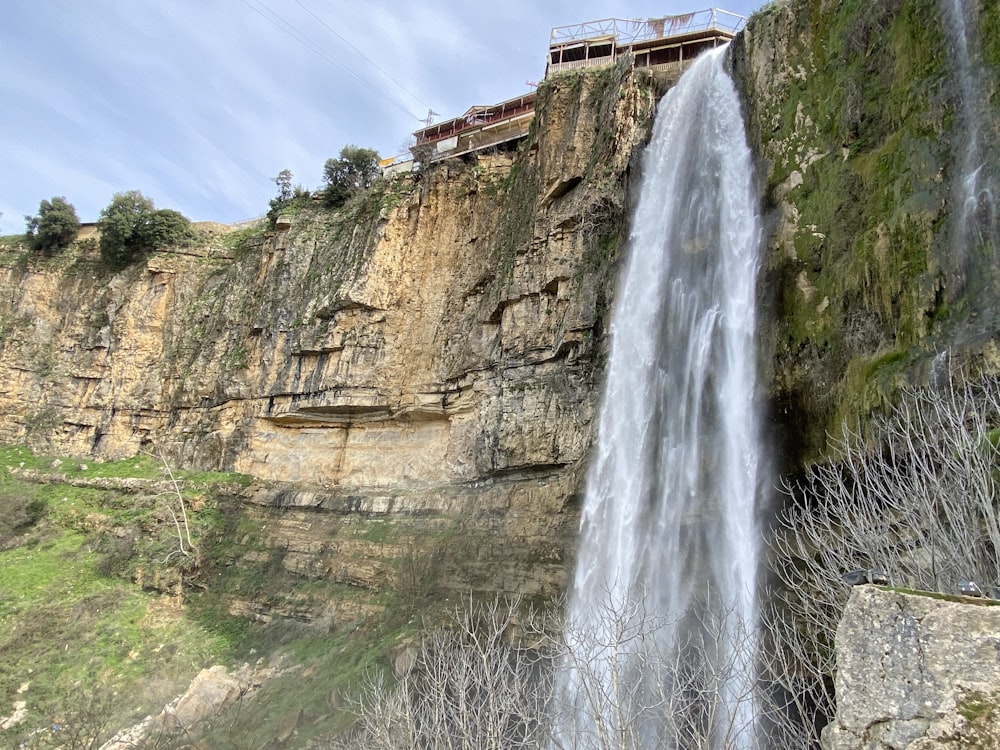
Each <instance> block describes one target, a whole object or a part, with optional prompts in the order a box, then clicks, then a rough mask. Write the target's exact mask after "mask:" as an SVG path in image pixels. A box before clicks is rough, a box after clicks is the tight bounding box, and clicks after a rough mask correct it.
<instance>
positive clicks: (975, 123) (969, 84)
mask: <svg viewBox="0 0 1000 750" xmlns="http://www.w3.org/2000/svg"><path fill="white" fill-rule="evenodd" d="M940 2H941V13H942V15H943V17H944V29H945V33H946V35H947V38H948V45H949V51H950V53H951V54H950V55H949V59H950V60H951V61H952V75H953V77H954V79H955V95H956V97H957V101H956V128H955V133H956V138H955V140H956V142H957V145H956V153H955V155H954V162H955V165H956V172H955V174H954V175H953V177H952V212H951V214H952V226H951V242H950V245H951V251H952V252H951V254H952V262H953V269H952V271H953V273H954V274H955V275H956V278H957V280H958V281H959V283H958V287H959V289H962V288H964V286H965V283H966V282H967V280H968V277H969V274H970V273H971V272H972V271H973V266H972V265H971V264H973V263H974V261H975V258H974V256H973V255H972V253H971V252H970V251H972V250H975V249H976V248H977V247H978V248H980V249H983V250H985V251H986V253H987V256H988V257H987V260H986V263H987V264H988V265H985V266H984V267H985V268H990V267H991V266H992V265H993V254H994V253H995V252H996V251H997V249H1000V248H998V245H1000V227H998V221H997V209H996V205H995V202H994V195H995V190H994V188H995V185H994V180H993V177H992V175H991V171H990V165H989V164H988V161H989V158H988V155H989V153H990V149H989V147H988V146H987V143H986V141H987V139H988V138H989V128H990V123H991V116H990V104H989V100H988V97H987V95H986V92H988V91H989V90H990V87H989V86H988V85H986V84H987V81H986V80H984V75H985V73H984V70H983V63H982V59H981V58H982V50H981V49H980V44H979V32H978V18H977V11H976V9H975V8H974V7H973V4H972V3H971V2H969V0H940Z"/></svg>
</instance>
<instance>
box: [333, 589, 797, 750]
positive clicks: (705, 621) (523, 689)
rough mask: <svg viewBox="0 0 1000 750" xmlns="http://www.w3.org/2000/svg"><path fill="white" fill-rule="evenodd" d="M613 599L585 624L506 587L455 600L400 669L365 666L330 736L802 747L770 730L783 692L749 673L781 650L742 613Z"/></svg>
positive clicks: (494, 744) (341, 743)
mask: <svg viewBox="0 0 1000 750" xmlns="http://www.w3.org/2000/svg"><path fill="white" fill-rule="evenodd" d="M614 601H615V600H613V599H612V598H611V597H609V598H608V600H607V603H605V604H604V605H603V608H602V612H601V617H600V618H599V619H600V621H601V622H602V623H604V624H603V625H602V626H601V627H599V628H597V629H596V630H595V629H594V628H593V627H590V626H587V627H584V626H583V625H582V623H578V622H565V621H564V620H563V619H562V618H561V616H559V615H555V614H544V615H542V614H540V613H538V612H535V611H530V610H528V611H525V610H524V609H523V608H522V607H520V602H519V601H518V600H494V601H493V602H490V603H487V604H482V605H476V606H473V607H471V608H470V609H468V610H464V611H457V612H456V613H455V615H454V617H453V619H452V622H451V623H450V625H449V627H447V628H444V629H441V630H438V631H435V632H434V633H431V634H429V635H428V636H427V637H426V638H425V640H424V642H423V644H422V645H421V647H420V650H419V653H418V655H417V657H416V660H415V663H414V665H413V666H412V668H411V669H409V670H408V671H406V673H405V674H401V675H395V681H393V680H392V679H389V678H387V677H385V676H384V675H371V676H370V677H369V678H368V681H367V683H366V684H365V685H364V687H363V689H362V691H361V694H360V696H359V697H358V699H357V700H356V703H355V709H356V714H357V723H356V725H355V727H354V730H353V731H352V732H351V733H350V734H349V735H348V736H344V737H341V738H340V739H339V740H337V742H336V743H335V744H334V745H333V746H332V747H335V748H347V747H359V746H363V747H366V748H375V749H376V750H397V749H398V748H421V749H426V750H466V749H472V748H476V749H478V748H497V749H499V748H558V749H560V750H583V749H586V750H612V749H615V750H624V749H626V748H629V749H631V748H645V747H651V746H656V747H672V748H694V747H713V748H719V749H721V750H729V749H734V748H747V747H754V748H760V749H761V750H764V748H768V749H770V748H774V747H783V748H789V749H790V750H794V749H795V748H797V747H805V746H806V745H796V744H794V742H791V741H789V742H784V740H783V739H782V740H781V741H780V742H778V744H776V742H775V738H779V737H780V738H784V737H785V736H786V735H787V736H790V737H793V736H796V735H795V734H794V732H795V731H798V728H797V725H796V724H795V723H794V722H791V723H790V722H789V721H788V720H787V717H788V716H789V715H790V711H789V706H788V702H787V698H786V697H785V696H783V695H782V694H781V693H780V691H779V692H775V691H771V690H768V689H764V688H765V684H764V683H763V682H761V681H760V680H758V679H756V675H757V674H771V673H773V672H775V671H776V670H778V669H780V668H781V667H782V666H783V665H782V664H781V663H779V662H778V661H777V656H776V655H777V654H779V653H780V652H778V651H774V650H771V649H761V648H758V646H759V644H760V642H759V640H758V638H757V633H756V631H755V628H754V627H753V626H752V624H750V623H743V622H742V620H741V619H740V618H737V617H736V616H735V614H734V613H733V612H730V611H722V612H717V613H714V614H709V613H703V614H699V615H695V614H694V613H692V612H688V613H685V615H684V616H683V617H678V618H668V617H659V616H653V615H650V614H649V613H648V612H646V611H645V610H644V609H643V607H642V605H641V603H636V602H620V603H613V602H614ZM665 633H673V635H670V636H668V637H666V638H664V637H663V635H664V634H665ZM598 653H600V657H596V656H595V655H596V654H598ZM637 654H638V655H639V656H640V657H641V658H640V659H639V660H638V661H637V660H635V659H633V658H632V657H633V656H635V655H637ZM616 656H617V657H619V658H616ZM609 665H610V667H609ZM568 671H572V672H574V674H573V677H572V679H570V680H566V679H565V678H566V675H567V674H568Z"/></svg>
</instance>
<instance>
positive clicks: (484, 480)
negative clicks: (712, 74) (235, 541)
mask: <svg viewBox="0 0 1000 750" xmlns="http://www.w3.org/2000/svg"><path fill="white" fill-rule="evenodd" d="M971 5H974V6H975V15H976V17H977V21H978V28H979V32H980V37H981V55H980V60H979V62H981V63H982V65H984V66H986V67H985V69H986V70H988V71H992V72H993V73H996V72H997V71H1000V8H998V6H997V5H996V4H995V3H991V2H987V1H986V0H979V2H974V3H971ZM951 60H952V56H951V55H950V54H949V41H948V39H947V38H946V37H945V35H944V32H943V24H942V22H941V11H940V9H939V6H938V4H937V3H936V2H934V1H933V0H882V1H880V2H877V3H872V2H870V1H869V0H840V1H839V2H834V1H833V0H793V1H791V2H775V3H772V4H769V5H767V6H766V7H765V8H764V9H762V11H761V12H759V13H758V14H757V15H756V16H755V17H754V18H753V19H752V21H751V23H750V24H749V26H748V28H747V30H746V32H745V33H744V34H741V35H740V36H739V37H738V38H737V40H736V42H735V43H734V45H733V50H732V67H733V71H734V74H735V76H736V79H737V81H738V83H739V85H740V88H741V91H742V94H743V98H744V104H745V111H746V115H747V129H748V133H749V135H750V140H751V143H752V146H753V148H754V150H755V152H756V154H757V156H758V163H759V166H760V170H759V174H758V177H759V179H760V181H761V183H762V187H763V194H764V196H765V197H764V204H765V205H764V207H763V208H764V210H765V214H766V217H767V219H768V232H767V241H768V251H767V256H766V260H765V267H764V273H763V277H762V279H763V281H762V286H761V290H760V295H761V297H762V300H763V303H764V304H763V313H762V314H761V315H760V321H761V331H760V336H761V342H762V343H761V348H762V357H761V368H762V374H763V378H762V381H761V382H762V383H763V386H762V388H761V400H762V402H763V403H766V404H768V405H769V407H770V412H771V414H772V416H773V421H774V425H775V429H774V431H773V434H772V438H773V439H774V446H775V450H776V451H777V452H778V453H779V454H780V455H781V459H782V466H783V468H784V469H785V470H788V471H794V470H796V469H797V468H798V467H800V466H801V465H802V463H803V462H805V461H810V460H816V459H818V458H822V457H823V456H824V455H825V452H826V450H827V446H826V435H827V434H828V431H831V430H832V431H836V430H837V429H838V428H839V425H840V423H841V420H844V419H848V420H854V419H857V418H862V419H863V418H864V417H865V416H866V415H867V414H868V413H870V412H871V411H872V410H873V409H877V408H879V407H880V406H882V405H884V404H885V403H886V402H887V401H890V400H891V399H892V398H893V394H894V393H895V392H896V390H897V389H898V388H899V386H900V385H902V384H904V383H907V382H914V381H916V382H919V381H921V380H925V379H926V378H927V377H929V373H930V371H931V369H932V363H933V358H934V356H935V355H936V354H937V353H938V352H941V351H944V350H951V351H953V352H955V353H957V354H960V355H961V357H960V359H963V362H965V363H969V362H971V363H974V364H977V365H986V366H988V367H997V365H998V363H1000V351H998V349H997V346H996V344H995V342H994V338H995V335H996V331H997V323H998V322H1000V306H998V304H997V300H998V299H1000V296H998V295H997V294H996V292H997V291H998V281H997V274H996V264H995V263H994V262H993V261H994V258H993V256H992V254H991V252H993V250H995V249H993V250H991V249H990V248H986V247H985V246H984V247H979V248H978V249H977V250H976V252H975V253H973V261H972V265H971V266H969V267H965V268H956V267H955V266H954V264H953V263H952V255H953V253H952V247H951V245H950V239H949V238H950V237H951V236H952V235H953V233H952V232H950V231H949V230H950V227H951V224H952V223H953V222H954V214H955V212H954V210H953V209H954V205H953V204H954V202H955V196H954V193H953V191H952V186H953V185H954V184H955V179H956V174H955V166H954V165H955V163H956V159H955V155H956V153H957V151H958V150H959V149H960V147H961V143H962V142H963V134H962V131H961V128H959V127H958V126H957V125H956V122H957V119H958V118H957V115H956V112H957V111H958V105H959V102H958V100H957V96H956V87H955V85H954V82H955V73H954V70H953V66H952V63H951ZM626 62H627V61H626ZM997 80H1000V75H992V76H987V77H986V81H987V84H986V85H985V86H984V90H982V91H981V95H982V97H983V100H984V101H985V102H986V103H987V105H988V107H991V108H992V110H991V111H993V112H994V113H995V112H997V111H998V99H997V96H998V94H997V86H996V81H997ZM667 84H668V82H666V81H660V82H657V81H655V80H653V78H651V77H650V76H648V75H647V74H644V73H642V72H633V71H630V70H628V68H627V65H625V66H622V67H620V68H605V69H601V70H597V71H592V72H589V73H586V74H573V75H565V76H559V77H556V78H554V79H553V80H551V81H548V82H546V83H545V84H543V86H542V87H541V89H540V91H539V104H538V114H537V119H536V123H535V126H534V129H533V131H532V133H531V135H530V137H529V138H528V140H527V142H526V143H525V144H524V145H523V146H522V148H521V150H520V151H519V152H518V153H516V154H510V153H495V154H489V155H482V156H480V157H479V158H478V159H473V160H471V161H469V162H464V161H455V160H452V161H448V162H444V163H442V164H440V165H436V166H434V167H433V168H430V169H427V170H425V171H423V172H420V173H418V174H416V175H412V176H407V177H403V178H399V179H397V180H393V181H391V182H388V183H386V184H385V185H383V186H380V187H379V188H377V189H376V190H374V191H372V192H371V193H370V194H368V195H367V196H365V197H364V199H363V200H359V201H356V202H354V203H352V204H350V205H349V206H347V207H346V208H344V209H342V210H340V211H338V212H336V213H330V212H327V211H324V210H323V209H321V208H320V207H319V206H317V207H316V208H315V209H314V210H303V211H300V212H298V213H297V214H296V215H294V216H291V217H289V222H288V224H287V225H286V224H284V223H283V224H282V225H281V226H282V228H281V229H278V230H277V231H274V232H270V233H261V232H256V231H254V230H243V231H239V232H233V231H231V230H228V229H226V228H220V227H215V228H205V236H204V241H203V242H201V243H200V244H199V245H198V246H197V247H194V248H190V249H187V250H183V251H172V252H160V253H156V254H154V255H153V256H151V257H150V258H148V259H147V260H146V261H145V262H143V263H141V264H138V265H135V266H133V267H131V268H129V269H128V270H126V271H124V272H122V273H121V274H118V275H115V276H109V275H108V274H107V273H106V272H105V271H104V270H102V269H101V268H100V267H99V264H98V263H97V259H96V255H95V253H94V248H93V245H92V244H90V245H88V243H87V241H84V242H82V243H79V244H78V246H77V247H76V248H74V249H73V250H71V251H70V252H68V253H66V254H65V255H63V256H60V257H58V258H54V259H47V260H44V259H30V258H29V257H28V256H27V255H26V253H25V252H22V251H19V250H17V249H12V248H7V249H6V250H5V251H4V252H3V254H2V258H0V260H2V264H0V376H2V380H3V383H4V386H3V388H2V390H0V415H2V416H0V440H2V441H4V442H27V443H29V444H31V445H33V446H35V447H37V448H41V449H45V450H52V451H56V452H60V453H70V454H77V455H93V456H97V457H102V456H104V457H121V456H126V455H131V454H133V453H135V452H136V451H138V450H140V449H144V448H149V447H153V446H155V447H156V448H157V449H159V450H162V451H163V452H164V453H165V455H166V456H167V457H168V458H169V460H171V461H172V462H174V463H175V464H178V465H183V466H185V467H199V468H208V469H226V470H235V471H241V472H245V473H248V474H252V475H253V476H255V477H257V478H259V479H260V480H263V481H265V482H270V483H272V484H271V485H270V486H267V487H260V488H257V489H255V490H253V491H249V492H247V493H246V495H245V496H244V497H243V498H241V500H242V502H241V507H242V509H243V510H242V511H241V512H242V513H245V514H246V517H247V518H248V519H249V520H250V521H251V522H252V525H253V526H254V529H255V532H254V533H255V534H256V542H255V544H258V545H259V547H260V549H257V550H256V551H255V552H254V553H253V554H255V555H258V556H261V555H263V558H264V560H262V564H263V562H264V561H266V560H271V562H275V560H273V559H271V558H270V557H268V554H269V553H265V552H262V551H261V550H268V549H270V550H272V551H274V550H278V551H280V555H278V556H277V557H278V558H280V559H277V560H276V562H277V564H280V565H279V567H280V568H281V569H282V570H284V571H286V572H288V573H289V574H292V575H295V576H299V577H306V578H315V579H335V580H337V581H339V582H342V583H344V584H347V585H351V586H354V587H361V588H363V589H365V590H369V591H379V590H382V589H383V588H385V587H387V586H388V587H396V588H399V587H400V586H402V585H403V584H402V581H403V579H408V580H410V582H411V584H410V585H416V583H415V582H416V581H418V580H425V579H426V578H427V577H428V575H429V569H428V568H427V566H428V565H431V564H432V563H433V564H434V566H435V573H434V575H435V576H436V577H438V578H439V579H440V580H442V581H444V582H445V584H446V585H448V586H451V587H455V588H467V587H469V586H471V587H473V588H477V589H482V590H520V591H525V592H529V593H536V594H540V595H550V594H552V593H554V592H556V591H558V590H560V589H561V587H562V585H563V583H564V581H565V578H566V572H567V565H568V561H569V560H570V558H571V557H572V540H573V537H574V535H575V528H576V500H577V497H578V495H579V492H580V490H581V487H582V481H583V476H584V472H585V468H586V460H587V455H588V450H589V449H590V446H591V444H592V440H593V434H594V417H595V414H596V410H597V405H598V399H599V392H600V381H601V363H602V356H603V352H604V350H605V346H606V338H607V337H606V334H607V320H606V314H607V310H608V309H609V300H610V298H611V296H612V294H613V289H614V281H615V269H616V266H615V262H616V260H617V258H618V255H619V253H620V251H621V247H622V244H623V239H624V236H625V233H626V226H627V221H628V197H627V196H628V190H627V187H628V185H629V181H630V176H631V174H632V172H633V169H634V165H635V163H636V157H637V154H638V150H639V148H640V146H641V145H642V144H643V143H644V142H645V140H646V138H647V136H648V132H649V126H650V123H651V117H652V114H653V108H654V106H655V102H656V99H657V97H658V95H659V94H661V93H662V91H663V89H664V87H665V86H666V85H667ZM991 122H992V125H991V126H990V128H987V132H985V133H984V134H983V136H982V137H983V138H984V142H986V143H988V144H994V145H995V144H996V143H997V141H998V138H1000V136H998V134H997V132H996V128H997V123H1000V116H998V117H994V118H993V119H992V120H991ZM993 153H997V151H996V149H994V151H993ZM983 168H984V169H986V170H988V171H992V172H994V173H996V172H997V171H998V170H997V165H996V163H995V162H994V161H991V162H989V163H987V164H985V165H984V167H983ZM988 251H989V252H988ZM963 366H964V365H963ZM232 523H233V525H234V526H233V528H234V529H235V528H239V523H238V522H237V521H233V522H232ZM247 554H250V553H247ZM418 562H419V564H417V563H418ZM233 606H234V608H235V609H237V610H239V611H253V610H254V607H255V606H256V605H255V604H254V603H253V602H251V601H241V602H234V604H233ZM316 606H317V605H314V604H312V603H308V602H307V603H300V604H295V605H290V610H289V612H291V613H293V614H294V613H300V614H301V613H303V612H308V613H310V615H309V616H316V614H317V613H316V611H315V609H316ZM345 606H346V605H345ZM241 608H242V609H241Z"/></svg>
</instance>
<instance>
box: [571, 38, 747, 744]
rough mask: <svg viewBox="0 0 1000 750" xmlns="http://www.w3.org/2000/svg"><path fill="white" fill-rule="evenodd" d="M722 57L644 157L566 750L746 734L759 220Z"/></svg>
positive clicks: (710, 61) (665, 120)
mask: <svg viewBox="0 0 1000 750" xmlns="http://www.w3.org/2000/svg"><path fill="white" fill-rule="evenodd" d="M724 54H725V48H720V49H716V50H712V51H710V52H706V53H703V54H702V55H701V56H700V57H699V58H698V59H697V60H696V61H695V63H694V64H693V65H692V67H691V68H690V69H689V70H688V71H687V72H686V73H685V74H684V75H683V76H682V77H681V79H680V81H679V82H678V83H677V85H676V86H675V87H674V88H672V89H671V90H670V91H669V92H668V93H667V94H666V96H665V97H664V98H663V100H662V101H661V103H660V105H659V108H658V111H657V116H656V125H655V129H654V133H653V138H652V141H651V142H650V144H649V146H648V147H647V148H646V151H645V154H644V157H643V172H642V183H641V189H640V196H639V201H638V205H637V207H636V211H635V215H634V217H633V221H632V231H631V235H630V237H629V243H628V248H627V254H626V258H627V261H626V262H627V267H626V268H625V269H624V276H623V277H622V280H621V281H620V284H619V288H618V291H617V297H616V300H617V301H616V305H615V309H614V311H613V314H612V318H611V326H612V327H611V354H610V361H609V365H608V372H607V382H606V386H605V392H604V394H603V402H602V407H601V414H600V423H599V427H598V444H597V447H596V454H595V456H594V458H593V462H592V467H591V471H590V474H589V477H588V487H587V495H586V500H585V503H584V508H583V518H582V521H581V540H580V546H579V558H578V562H577V570H576V575H575V580H574V583H573V588H572V591H571V594H570V601H569V605H568V607H569V614H568V623H567V636H566V637H567V641H568V644H569V653H570V655H569V657H567V660H566V664H565V666H564V669H563V672H562V674H561V691H562V695H561V698H562V702H563V704H564V705H565V704H569V706H570V707H569V708H567V709H566V715H565V716H564V717H562V719H561V720H559V721H558V722H557V728H556V732H557V740H559V742H558V744H560V745H562V746H564V747H568V746H573V747H595V748H597V747H649V748H652V747H657V748H662V747H679V748H686V747H695V746H697V747H723V746H724V747H727V748H731V747H739V748H744V747H751V746H752V744H753V717H754V711H753V703H752V699H751V698H750V697H749V693H750V690H749V688H750V687H751V686H752V684H753V681H754V674H753V668H752V661H753V659H752V655H753V652H754V648H755V645H756V644H755V629H754V624H755V619H756V604H755V588H756V568H757V559H758V546H759V542H758V538H759V534H758V529H757V525H756V522H755V497H756V495H757V489H758V451H759V445H758V442H759V441H758V425H757V420H756V417H755V414H754V409H753V405H752V402H753V393H754V384H755V375H756V358H755V342H754V324H755V286H756V275H757V267H758V263H759V260H758V244H759V234H760V231H759V228H758V226H759V223H758V217H757V205H758V200H757V198H756V196H755V192H754V187H753V184H752V174H753V166H752V160H751V154H750V150H749V148H748V146H747V143H746V138H745V134H744V126H743V121H742V119H741V113H740V106H739V100H738V98H737V94H736V91H735V88H734V86H733V83H732V81H731V80H730V78H729V77H728V75H727V73H726V72H725V70H724V68H723V60H724ZM706 695H710V696H714V697H715V698H718V700H715V701H713V700H710V699H706V697H705V696H706ZM692 696H697V698H696V699H692ZM570 734H572V739H571V740H570V739H569V738H568V735H570ZM559 735H562V737H561V739H560V737H559ZM697 738H703V739H697Z"/></svg>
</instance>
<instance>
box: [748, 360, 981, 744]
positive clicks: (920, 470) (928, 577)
mask: <svg viewBox="0 0 1000 750" xmlns="http://www.w3.org/2000/svg"><path fill="white" fill-rule="evenodd" d="M998 425H1000V382H998V380H997V379H996V378H994V377H981V378H979V379H977V380H976V381H974V382H971V381H964V380H963V381H961V382H955V381H951V382H948V383H944V384H940V387H937V388H924V389H911V390H909V391H907V392H905V393H904V394H902V397H901V398H900V400H899V401H898V403H897V406H896V407H895V408H894V409H893V410H892V411H891V413H890V414H889V415H888V416H886V417H885V418H883V419H880V420H878V421H877V423H876V424H875V429H874V440H870V441H868V442H866V441H865V440H863V439H862V437H861V435H860V432H859V431H854V432H849V431H846V430H845V435H844V438H843V439H842V440H840V441H839V442H838V443H837V449H838V453H839V455H838V457H837V460H836V462H833V463H829V464H821V465H816V466H813V467H811V468H810V469H809V470H808V471H807V473H806V476H805V478H804V479H803V480H802V481H801V482H797V483H794V484H789V485H788V486H787V487H786V488H785V489H786V490H787V492H788V494H789V495H790V496H791V498H792V502H791V503H790V504H789V507H788V509H787V510H786V511H785V512H784V513H783V514H782V515H781V516H780V518H779V525H778V529H777V532H776V534H775V537H774V540H773V543H772V549H771V559H770V564H771V568H772V570H773V573H774V575H775V578H776V581H777V585H776V587H775V593H774V594H773V595H772V596H771V597H769V601H770V604H769V606H768V608H767V610H766V611H765V616H764V620H765V632H767V633H769V637H770V638H771V639H773V642H774V643H775V648H776V649H778V650H779V651H780V653H781V654H782V659H783V661H784V662H785V663H784V665H783V666H782V668H781V669H779V670H777V672H776V674H775V675H774V680H775V682H776V683H777V684H779V685H782V686H783V687H784V688H785V690H786V691H787V694H788V696H789V700H790V701H791V702H792V703H794V704H795V706H794V707H795V708H796V709H797V710H798V711H799V712H800V715H802V716H803V718H804V719H805V721H803V722H802V727H803V730H804V731H807V732H808V731H813V732H815V727H816V726H820V725H822V724H823V723H824V719H828V718H829V717H830V716H831V715H832V711H833V708H834V705H835V703H834V695H833V692H832V690H833V687H832V674H833V671H834V667H835V664H834V651H833V649H834V634H835V632H836V628H837V623H838V621H839V619H840V615H841V613H842V611H843V607H844V604H845V603H846V601H847V597H848V594H849V593H850V588H849V586H848V585H846V584H845V581H844V580H843V578H842V576H844V574H846V573H848V572H850V571H852V570H871V569H875V568H878V569H881V570H883V571H885V572H886V574H887V575H888V577H889V579H890V580H891V582H892V583H893V584H894V585H897V586H903V587H909V588H915V589H928V590H935V591H947V592H954V591H955V590H956V587H957V585H958V583H959V582H960V581H963V580H973V581H976V582H978V583H979V585H980V586H981V587H982V588H983V589H984V590H987V589H989V588H992V587H994V586H996V584H997V583H998V581H1000V560H998V551H1000V511H998V508H997V505H996V501H997V498H998V489H1000V488H998V486H997V482H998V474H997V469H998V458H1000V455H998V453H1000V452H998V448H997V445H998V436H1000V432H998V429H1000V428H998ZM872 446H875V447H872ZM813 717H817V718H815V719H814V718H813Z"/></svg>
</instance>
